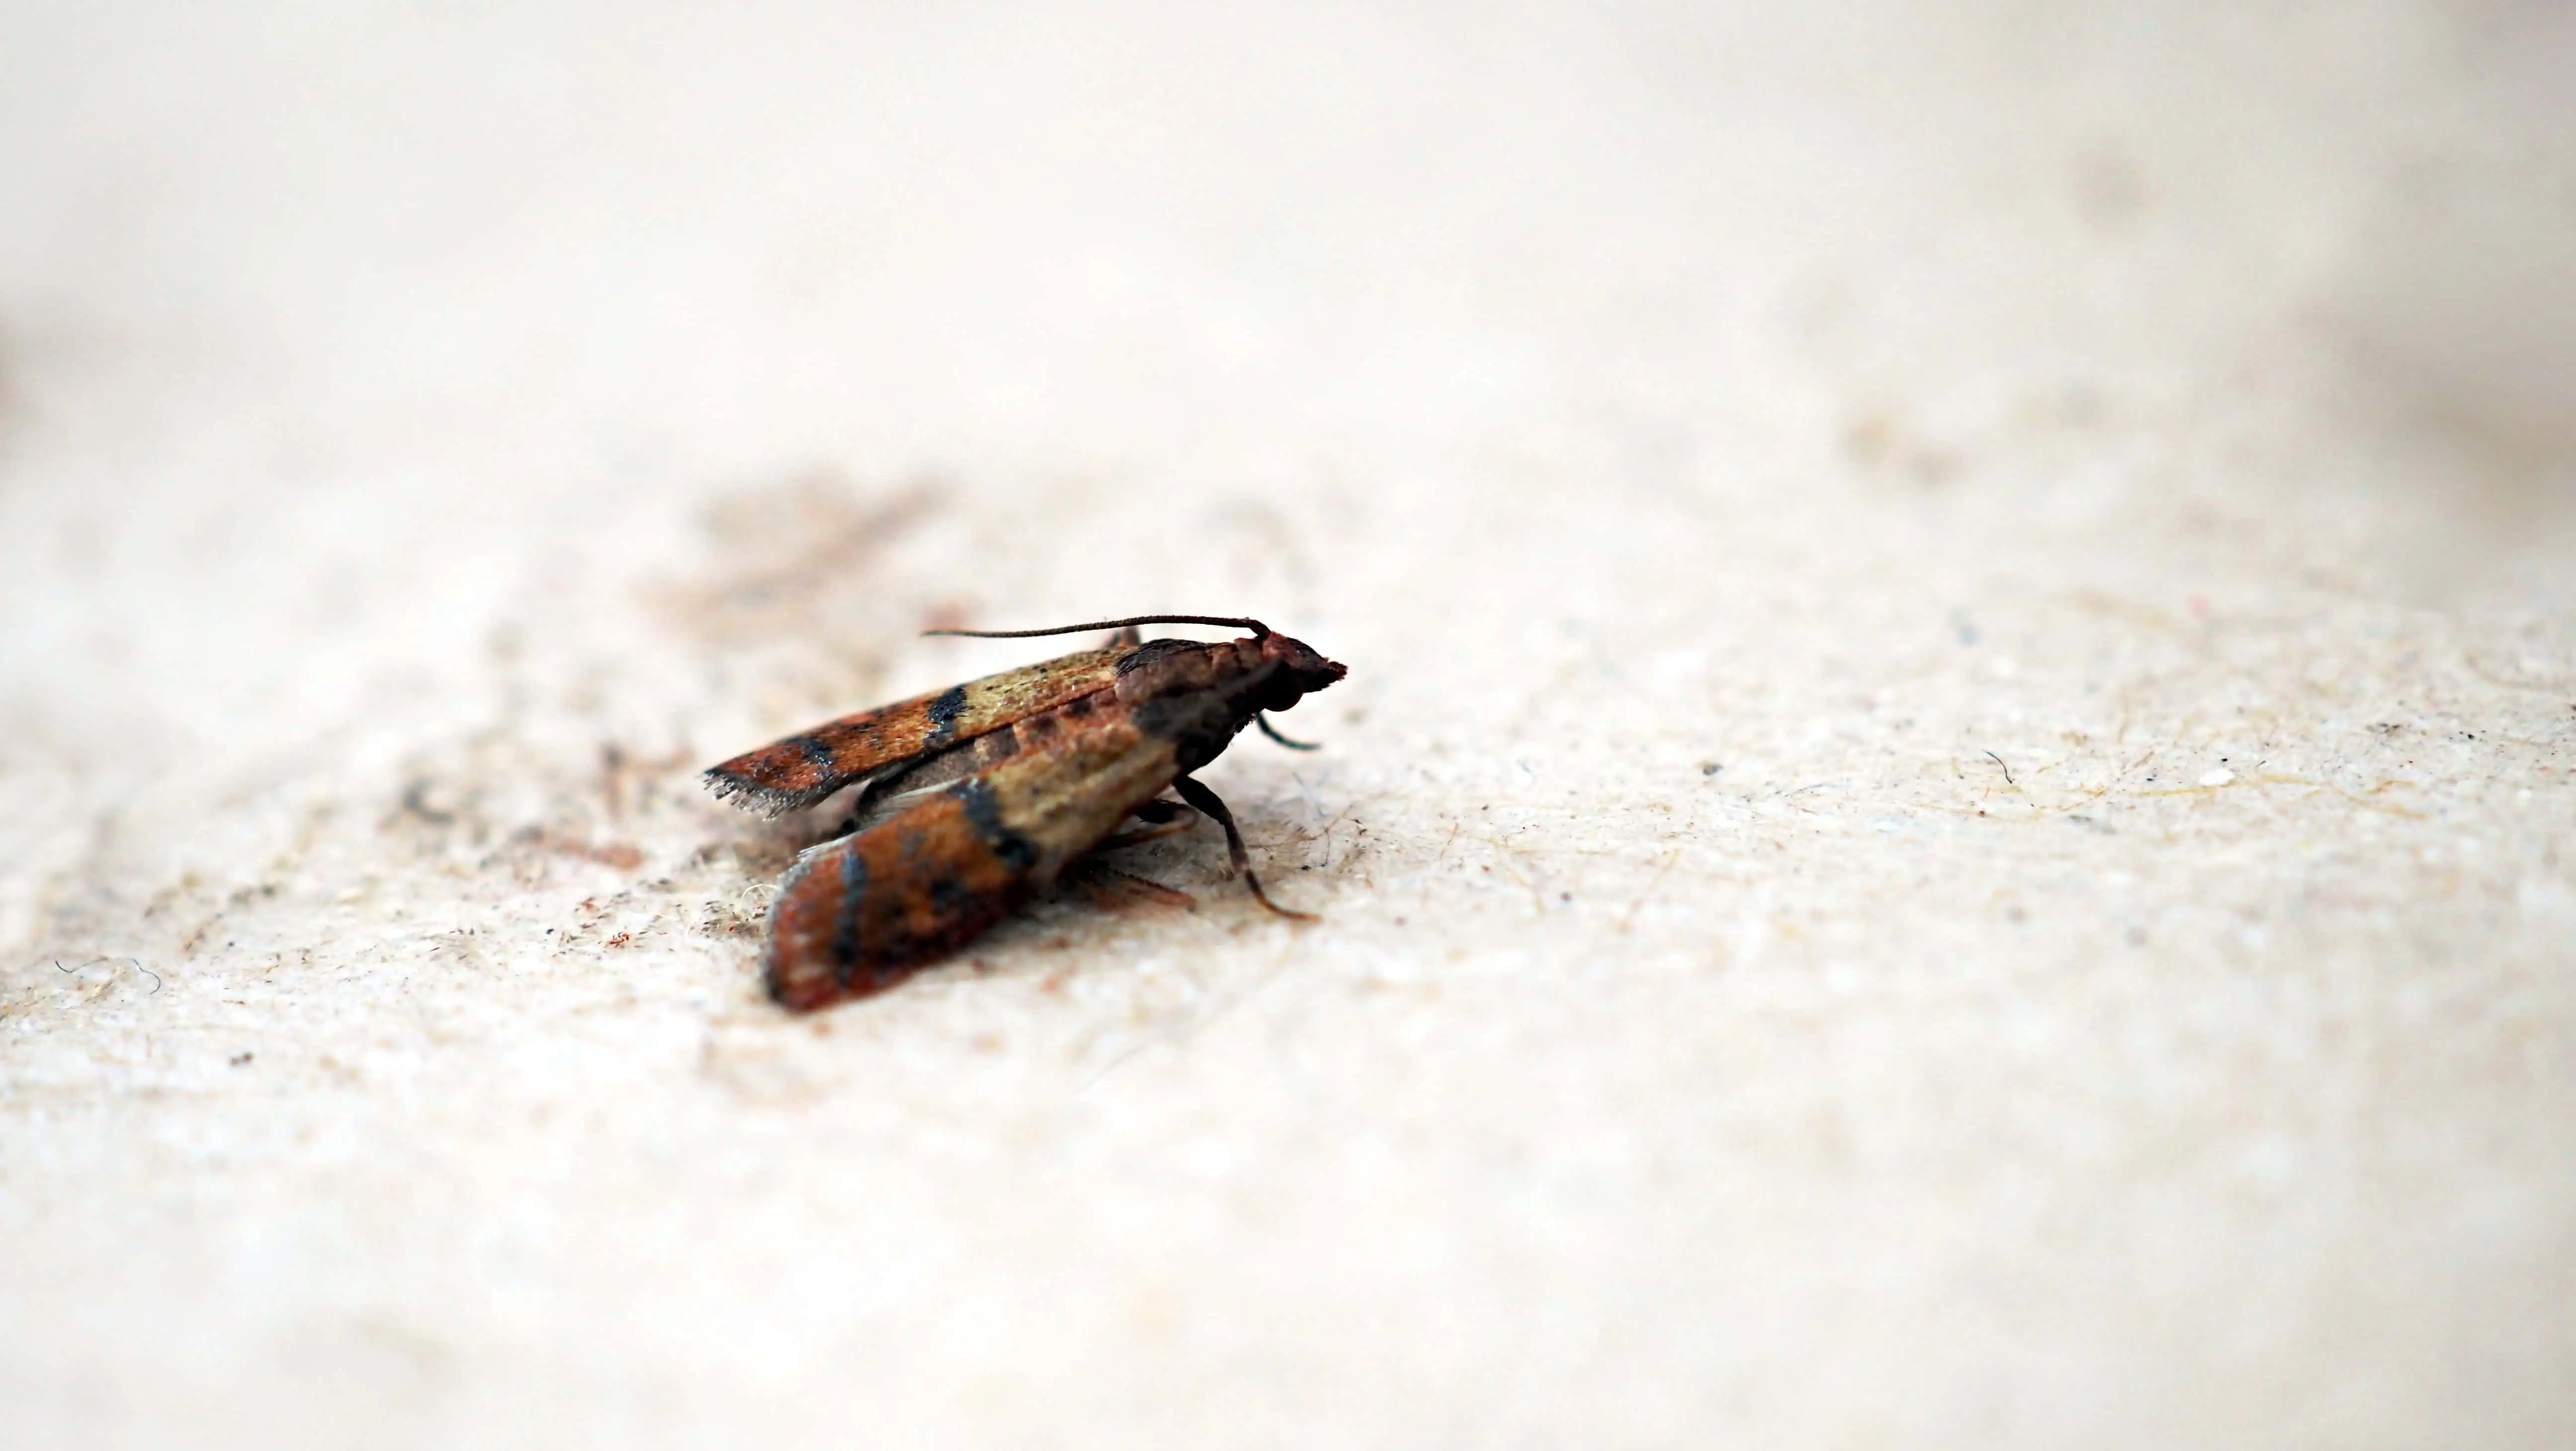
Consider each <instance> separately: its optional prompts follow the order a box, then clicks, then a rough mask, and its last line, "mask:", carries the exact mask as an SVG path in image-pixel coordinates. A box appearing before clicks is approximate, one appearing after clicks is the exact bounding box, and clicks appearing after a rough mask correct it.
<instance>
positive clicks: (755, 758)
mask: <svg viewBox="0 0 2576 1451" xmlns="http://www.w3.org/2000/svg"><path fill="white" fill-rule="evenodd" d="M1128 653H1129V651H1128V648H1127V647H1113V648H1110V649H1105V650H1086V651H1084V652H1082V653H1081V654H1079V655H1067V656H1064V657H1063V658H1061V659H1056V660H1049V661H1047V662H1046V663H1044V664H1041V665H1028V666H1023V667H1021V668H1020V669H1017V670H1005V671H1003V672H1001V673H1000V674H998V675H987V676H985V677H984V678H983V679H981V680H973V681H969V682H967V683H966V684H964V685H956V686H951V687H949V688H948V689H946V690H943V691H939V692H936V693H934V694H930V695H922V696H915V697H914V698H913V699H911V700H906V701H901V702H898V703H896V704H894V705H888V706H881V707H879V708H878V709H875V710H868V711H861V712H859V713H858V714H857V715H847V716H843V717H841V718H840V719H839V720H835V721H827V722H825V723H824V724H822V725H818V726H816V727H814V728H813V729H811V730H808V731H803V732H800V733H798V734H796V735H792V736H787V737H784V738H783V739H780V740H777V741H773V742H771V743H770V744H768V745H766V746H763V747H761V748H760V749H759V750H756V751H747V752H745V753H743V754H742V755H739V756H736V757H734V758H733V759H732V760H730V761H727V762H725V763H723V764H722V765H719V766H717V767H715V768H714V769H712V770H710V771H708V772H707V773H706V781H707V785H708V787H709V788H710V789H711V790H713V791H714V792H715V793H716V795H718V796H720V797H735V798H739V800H740V802H741V804H743V805H745V806H748V807H750V808H751V809H753V810H755V811H759V812H762V813H764V814H766V815H770V816H777V815H781V814H783V813H785V812H789V811H794V810H796V809H798V808H799V807H805V806H811V805H813V804H814V803H815V802H817V801H820V800H822V799H823V798H824V797H826V796H829V795H831V794H832V793H833V792H835V791H838V790H840V789H841V788H842V787H844V786H847V785H849V784H850V783H851V782H853V781H856V780H858V779H859V778H860V777H862V776H865V775H867V774H869V773H870V772H872V771H877V770H882V769H883V768H885V767H887V766H890V765H894V764H896V763H898V762H901V761H906V760H910V759H912V758H913V757H915V756H919V755H922V754H924V753H926V752H930V751H936V750H939V749H941V748H943V747H945V746H949V745H953V744H954V743H956V742H958V741H963V740H970V739H973V738H974V737H977V736H981V735H984V734H986V733H988V732H991V731H995V730H999V729H1000V728H1002V727H1003V726H1006V725H1012V724H1014V723H1016V722H1019V721H1022V720H1025V719H1027V718H1028V717H1030V716H1033V715H1037V714H1039V713H1041V712H1044V711H1049V710H1053V709H1055V708H1056V707H1058V706H1061V705H1064V704H1066V703H1067V702H1069V701H1072V700H1076V699H1079V698H1080V697H1082V696H1085V695H1089V694H1092V693H1093V692H1095V691H1101V690H1106V689H1108V688H1110V687H1111V686H1113V685H1115V684H1116V683H1117V680H1118V662H1119V660H1120V658H1122V657H1123V656H1125V655H1126V654H1128Z"/></svg>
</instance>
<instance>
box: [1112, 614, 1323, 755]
mask: <svg viewBox="0 0 2576 1451" xmlns="http://www.w3.org/2000/svg"><path fill="white" fill-rule="evenodd" d="M1342 674H1343V671H1342V667H1341V666H1339V665H1336V664H1334V663H1333V662H1332V661H1330V660H1327V659H1325V658H1324V657H1323V656H1321V655H1318V654H1316V653H1315V652H1314V651H1313V650H1312V649H1310V648H1308V647H1307V646H1305V645H1303V644H1300V643H1299V642H1297V641H1295V640H1291V639H1289V638H1288V637H1287V636H1285V635H1264V636H1261V637H1259V638H1256V639H1250V640H1219V641H1215V642H1213V643H1200V642H1197V641H1191V640H1149V641H1147V642H1145V643H1144V644H1142V645H1139V646H1137V647H1136V649H1135V651H1134V652H1133V653H1131V654H1130V655H1128V656H1127V657H1126V658H1125V659H1123V660H1121V661H1120V662H1119V664H1118V686H1117V691H1118V698H1119V700H1120V701H1122V702H1124V703H1125V704H1127V705H1128V706H1129V707H1130V708H1131V709H1132V710H1134V712H1135V715H1136V723H1137V725H1138V726H1139V727H1141V728H1142V729H1144V730H1146V731H1147V732H1149V733H1151V734H1153V735H1157V736H1160V737H1162V738H1164V739H1166V740H1169V741H1171V742H1172V743H1173V746H1174V748H1175V751H1176V754H1177V757H1178V760H1179V762H1180V770H1181V772H1182V774H1185V775H1186V774H1187V773H1189V772H1191V771H1194V770H1197V769H1198V768H1199V767H1200V766H1203V765H1206V764H1207V763H1208V762H1209V761H1212V760H1214V759H1216V757H1217V755H1218V754H1219V753H1220V752H1222V751H1224V749H1225V748H1226V746H1227V744H1228V743H1229V742H1231V741H1232V740H1233V739H1234V736H1235V733H1236V732H1237V731H1240V730H1242V729H1243V728H1244V727H1245V726H1247V725H1250V724H1251V723H1252V718H1253V717H1254V716H1255V715H1258V714H1260V713H1261V712H1263V711H1265V710H1271V711H1276V710H1286V709H1288V708H1289V707H1290V706H1293V705H1295V704H1296V703H1297V702H1298V700H1299V699H1300V698H1302V697H1303V696H1304V695H1305V694H1306V693H1307V692H1309V691H1315V690H1321V689H1323V688H1324V687H1325V686H1327V685H1330V684H1332V683H1333V682H1334V681H1336V680H1339V679H1341V678H1342Z"/></svg>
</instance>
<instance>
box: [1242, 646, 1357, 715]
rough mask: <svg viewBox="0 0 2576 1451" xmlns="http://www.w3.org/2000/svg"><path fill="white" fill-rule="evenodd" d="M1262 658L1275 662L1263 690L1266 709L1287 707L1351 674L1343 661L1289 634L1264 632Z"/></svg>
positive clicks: (1262, 703)
mask: <svg viewBox="0 0 2576 1451" xmlns="http://www.w3.org/2000/svg"><path fill="white" fill-rule="evenodd" d="M1259 645H1260V650H1261V658H1262V659H1263V660H1264V661H1265V662H1269V663H1272V664H1275V665H1276V666H1277V667H1278V668H1277V669H1276V670H1275V671H1273V672H1272V674H1271V676H1270V679H1269V681H1268V682H1267V683H1266V684H1265V685H1264V687H1263V689H1262V693H1261V708H1262V709H1263V710H1286V709H1287V708H1288V707H1290V706H1292V705H1295V704H1296V703H1297V701H1298V698H1299V697H1301V696H1305V695H1311V694H1313V693H1314V692H1316V691H1318V690H1321V689H1323V688H1324V687H1325V686H1327V685H1330V684H1332V683H1333V682H1334V681H1336V680H1339V679H1341V678H1342V677H1343V676H1345V675H1347V674H1349V673H1350V671H1349V670H1347V669H1345V668H1344V667H1343V666H1342V665H1341V664H1340V663H1338V662H1336V661H1332V660H1327V659H1325V658H1324V657H1323V656H1321V655H1318V654H1316V653H1315V650H1314V647H1313V646H1311V645H1308V644H1307V643H1306V642H1305V641H1303V640H1291V639H1289V638H1288V637H1287V636H1285V635H1263V636H1262V637H1261V639H1260V642H1259Z"/></svg>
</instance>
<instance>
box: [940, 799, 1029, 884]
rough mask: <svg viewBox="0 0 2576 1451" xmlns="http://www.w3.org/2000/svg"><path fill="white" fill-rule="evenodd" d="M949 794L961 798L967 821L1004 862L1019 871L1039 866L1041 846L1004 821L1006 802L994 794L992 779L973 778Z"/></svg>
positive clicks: (960, 802)
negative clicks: (1004, 804)
mask: <svg viewBox="0 0 2576 1451" xmlns="http://www.w3.org/2000/svg"><path fill="white" fill-rule="evenodd" d="M948 794H949V795H951V796H954V797H956V798H957V804H958V805H959V806H961V807H963V808H964V809H965V812H966V824H967V825H969V826H972V827H973V828H975V835H976V836H977V837H978V838H979V839H981V840H982V841H983V843H984V845H985V846H986V847H987V848H989V849H990V850H991V851H992V853H993V855H994V856H995V857H996V858H998V859H999V860H1000V861H1001V862H1002V864H1003V865H1005V866H1007V867H1009V868H1010V869H1011V870H1013V871H1015V872H1024V871H1027V870H1028V869H1029V868H1030V867H1032V866H1034V865H1036V863H1037V859H1038V849H1037V845H1036V844H1035V843H1034V842H1031V841H1030V840H1029V839H1028V838H1027V837H1025V836H1022V835H1020V834H1019V833H1018V832H1016V831H1013V830H1012V829H1011V827H1010V825H1009V823H1007V822H1005V821H1003V820H1002V803H1001V800H1000V798H998V797H996V796H995V795H994V794H993V783H992V782H990V781H987V780H985V779H983V778H982V777H980V776H978V777H973V778H970V779H968V780H964V781H960V782H958V783H957V784H956V785H954V786H951V787H949V788H948Z"/></svg>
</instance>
